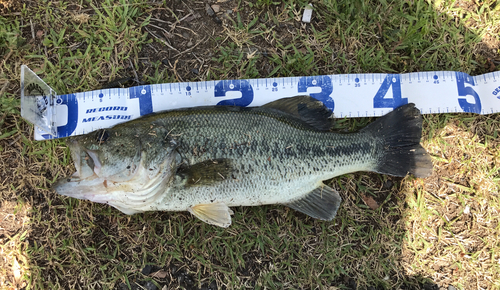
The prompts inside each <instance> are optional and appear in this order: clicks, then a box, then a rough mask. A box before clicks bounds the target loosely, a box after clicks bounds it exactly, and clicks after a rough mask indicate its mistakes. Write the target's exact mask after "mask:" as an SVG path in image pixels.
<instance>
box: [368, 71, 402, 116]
mask: <svg viewBox="0 0 500 290" xmlns="http://www.w3.org/2000/svg"><path fill="white" fill-rule="evenodd" d="M390 88H392V98H385V95H386V94H387V92H388V91H389V89H390ZM405 104H408V99H407V98H401V82H400V79H399V75H397V74H388V75H387V76H386V77H385V79H384V82H383V83H382V85H381V86H380V88H379V89H378V91H377V94H376V95H375V97H374V98H373V107H374V108H393V109H395V108H397V107H399V106H402V105H405Z"/></svg>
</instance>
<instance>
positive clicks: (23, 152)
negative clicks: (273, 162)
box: [0, 0, 500, 290]
mask: <svg viewBox="0 0 500 290" xmlns="http://www.w3.org/2000/svg"><path fill="white" fill-rule="evenodd" d="M25 4H26V5H21V4H20V3H19V2H16V1H10V0H0V10H1V11H0V12H1V13H0V15H2V16H0V55H1V56H2V57H1V58H0V62H1V65H0V95H1V96H0V154H1V156H0V206H1V207H0V288H1V289H15V288H17V289H21V288H23V287H25V288H26V289H72V288H78V289H79V288H91V289H129V288H130V289H142V288H139V286H138V285H141V287H145V285H146V283H147V282H148V281H149V282H150V283H154V284H155V285H156V286H157V287H158V288H159V289H162V287H164V286H165V287H166V288H165V289H173V288H185V289H199V288H202V289H207V288H208V287H210V288H212V289H214V288H215V287H217V289H438V288H432V287H434V286H432V285H437V286H435V287H442V288H443V289H447V287H448V286H449V285H452V286H454V287H456V288H457V289H467V290H468V289H500V284H499V283H498V281H500V267H499V262H498V261H499V260H500V256H499V253H500V243H499V242H498V236H499V234H500V226H499V224H498V221H497V216H498V213H499V211H500V199H499V196H498V192H499V189H500V188H499V187H500V177H499V170H500V150H499V149H500V148H499V146H500V143H499V141H498V133H499V121H500V120H499V116H498V114H496V115H489V116H475V115H471V114H439V115H432V116H430V115H427V116H425V121H424V130H423V145H424V146H425V148H426V149H427V150H428V151H429V153H430V154H431V155H432V156H433V162H434V165H435V172H434V174H433V176H431V177H429V178H426V179H414V178H412V177H406V178H404V179H401V178H393V177H389V176H383V175H377V174H372V173H368V174H366V173H355V174H348V175H345V176H342V177H339V178H336V179H334V180H331V181H330V183H331V185H332V186H333V187H335V188H336V189H337V190H338V191H339V192H341V194H342V197H343V200H344V202H343V204H342V207H341V209H340V211H339V214H338V216H337V218H336V219H335V220H334V221H332V222H323V221H319V220H314V219H311V218H309V217H306V216H305V215H303V214H300V213H297V212H295V211H293V210H291V209H288V208H286V207H283V206H263V207H254V208H235V209H234V211H235V215H234V218H233V225H232V226H231V227H230V228H228V229H220V228H215V227H213V226H209V225H206V224H203V223H202V222H200V221H198V220H197V219H195V218H193V217H192V216H190V215H189V214H188V213H164V212H151V213H145V214H139V215H134V216H124V215H122V214H120V213H119V212H117V211H116V210H113V209H111V208H109V207H107V206H104V205H99V204H93V203H89V202H84V201H79V200H75V199H70V198H66V197H62V196H58V195H57V194H56V193H55V192H54V191H53V190H51V189H50V187H51V184H52V183H53V182H54V181H55V180H56V179H57V178H58V177H61V176H66V175H69V174H71V173H72V170H73V169H72V161H71V158H70V155H69V151H68V149H67V148H66V146H65V144H64V140H53V141H44V142H35V141H33V137H32V136H33V127H32V126H31V125H30V124H27V123H26V122H25V121H24V120H23V119H21V117H20V113H19V77H20V65H21V64H26V65H28V66H29V67H30V68H32V69H33V70H34V71H35V72H36V73H37V74H39V75H40V76H41V77H42V78H43V79H44V81H45V82H47V83H48V84H49V85H50V86H51V87H53V88H54V89H55V90H56V91H57V92H58V93H59V94H65V93H73V92H79V91H89V90H94V89H98V88H100V87H101V86H103V85H105V84H106V83H108V82H110V81H113V80H115V79H119V78H123V77H133V78H136V76H138V77H139V78H140V81H145V82H148V83H163V82H175V81H188V80H189V81H201V80H215V79H229V78H257V77H280V76H299V75H323V74H337V73H377V72H391V73H392V72H396V73H404V72H417V71H429V70H457V71H463V72H466V73H469V74H472V75H477V74H482V73H486V72H489V71H492V70H497V68H496V65H497V64H498V61H499V57H498V52H499V51H498V50H499V48H500V47H499V43H500V42H499V34H498V33H499V27H500V26H499V25H498V23H500V22H499V20H500V12H499V9H500V6H499V5H498V3H497V2H496V1H493V0H484V1H482V2H481V3H480V2H478V1H460V0H456V1H433V2H431V1H419V0H415V1H402V0H401V1H399V0H398V1H364V0H354V1H323V2H319V1H313V5H314V7H315V10H314V15H313V22H312V24H303V23H301V22H300V19H301V13H302V12H301V11H302V8H303V7H304V6H305V5H306V4H307V2H306V1H300V0H289V1H285V2H279V1H268V0H265V1H264V0H258V1H253V2H252V3H250V2H246V1H229V2H227V3H217V4H218V5H220V6H221V12H220V13H219V15H217V17H218V18H219V19H220V20H221V21H222V24H219V23H217V22H216V21H214V19H213V18H212V17H210V16H208V15H207V14H206V12H205V6H204V4H200V3H198V2H196V1H174V0H164V1H149V2H147V1H144V0H133V1H124V0H122V1H110V0H69V1H65V2H59V1H55V2H54V1H34V0H33V1H27V2H26V3H25ZM28 4H29V5H28ZM228 10H231V12H230V13H228V12H227V11H228ZM198 15H199V16H198ZM137 81H138V80H136V82H137ZM370 121H372V120H370V119H350V120H347V119H339V120H337V123H336V125H335V126H336V129H337V130H346V131H351V130H355V129H359V128H361V127H363V126H365V125H366V124H368V123H369V122H370ZM368 197H370V198H371V199H373V200H374V201H375V202H376V203H377V205H378V208H376V209H371V208H370V206H369V203H368V202H367V200H368ZM153 273H156V276H153V275H152V274H153Z"/></svg>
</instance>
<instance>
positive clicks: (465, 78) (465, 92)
mask: <svg viewBox="0 0 500 290" xmlns="http://www.w3.org/2000/svg"><path fill="white" fill-rule="evenodd" d="M455 74H456V77H457V88H458V95H459V96H460V97H466V96H473V97H474V101H475V103H472V104H471V103H469V102H467V99H466V98H458V104H459V105H460V107H461V108H462V110H464V112H468V113H477V114H479V113H481V99H479V95H478V94H477V92H476V91H474V88H473V87H470V86H469V87H466V86H465V84H466V83H467V84H470V85H473V86H474V80H473V79H472V78H471V77H470V76H469V75H468V74H466V73H463V72H455Z"/></svg>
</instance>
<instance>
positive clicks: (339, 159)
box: [54, 96, 433, 227]
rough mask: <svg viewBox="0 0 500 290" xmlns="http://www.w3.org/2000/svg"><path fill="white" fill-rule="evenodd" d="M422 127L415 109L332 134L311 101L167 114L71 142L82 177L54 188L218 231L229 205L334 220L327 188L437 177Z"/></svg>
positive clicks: (333, 197) (332, 194)
mask: <svg viewBox="0 0 500 290" xmlns="http://www.w3.org/2000/svg"><path fill="white" fill-rule="evenodd" d="M422 122H423V121H422V115H421V113H420V111H419V110H418V109H417V108H416V107H415V105H414V104H413V103H410V104H406V105H403V106H400V107H398V108H396V109H394V110H393V111H391V112H389V113H388V114H386V115H384V116H382V117H380V118H377V119H376V120H375V121H373V122H372V123H370V124H368V125H367V126H366V127H364V128H362V129H361V130H359V131H357V132H352V133H339V132H334V131H333V130H332V112H331V111H330V110H329V109H328V108H327V107H326V106H325V105H324V104H323V103H322V102H320V101H318V100H316V99H314V98H312V97H310V96H295V97H290V98H282V99H279V100H276V101H273V102H270V103H268V104H265V105H263V106H260V107H239V106H208V107H194V108H184V109H176V110H170V111H164V112H160V113H154V114H151V115H146V116H143V117H140V118H138V119H135V120H132V121H128V122H124V123H121V124H118V125H115V126H114V127H112V128H108V129H99V130H96V131H94V132H91V133H88V134H86V135H80V136H74V137H70V138H69V139H67V141H66V143H67V145H68V147H69V149H70V151H71V157H72V159H73V161H74V165H75V169H76V172H75V173H74V174H73V175H72V176H69V177H65V178H61V179H59V180H57V181H56V183H55V184H54V189H55V190H56V192H57V193H59V194H61V195H64V196H68V197H72V198H77V199H82V200H89V201H92V202H98V203H103V204H108V205H110V206H112V207H114V208H116V209H118V210H119V211H121V212H123V213H124V214H128V215H131V214H137V213H142V212H147V211H174V212H175V211H188V212H190V213H191V214H193V215H194V216H196V217H197V218H199V219H200V220H202V221H204V222H206V223H208V224H212V225H216V226H220V227H228V226H230V225H231V220H232V219H231V215H233V211H232V210H231V207H236V206H260V205H269V204H281V205H285V206H288V207H290V208H292V209H294V210H297V211H299V212H302V213H304V214H306V215H308V216H311V217H313V218H316V219H320V220H326V221H331V220H333V219H334V217H335V216H336V214H337V211H338V209H339V207H340V204H341V201H342V198H341V196H340V194H339V193H338V192H337V191H336V190H335V189H333V188H332V187H330V186H327V185H326V184H325V183H324V181H325V180H329V179H332V178H334V177H337V176H341V175H344V174H347V173H352V172H358V171H364V172H377V173H380V174H387V175H392V176H406V175H408V174H412V175H413V176H415V177H417V178H424V177H427V176H429V175H430V174H431V173H432V170H433V165H432V160H431V158H430V156H429V154H428V153H427V152H426V150H425V149H424V148H423V147H422V146H421V144H420V141H421V137H422Z"/></svg>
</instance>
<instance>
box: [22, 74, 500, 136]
mask: <svg viewBox="0 0 500 290" xmlns="http://www.w3.org/2000/svg"><path fill="white" fill-rule="evenodd" d="M297 95H310V96H311V97H314V98H316V99H317V100H320V101H322V102H323V103H324V104H325V105H326V106H327V107H328V108H329V109H330V110H332V112H333V113H334V115H335V117H337V118H344V117H374V116H382V115H384V114H386V113H388V112H389V111H392V110H393V109H394V108H397V107H399V106H401V105H404V104H407V103H415V104H416V106H417V108H419V109H420V111H421V112H422V113H423V114H433V113H459V112H468V113H477V114H491V113H497V112H500V72H493V73H488V74H483V75H479V76H475V77H471V76H469V75H468V74H466V73H462V72H454V71H433V72H418V73H407V74H342V75H321V76H306V77H285V78H264V79H245V80H220V81H204V82H183V83H166V84H155V85H145V86H137V87H131V88H126V89H102V90H96V91H90V92H82V93H75V94H66V95H57V94H56V93H55V91H54V90H53V89H52V88H50V87H49V86H48V85H47V84H45V83H44V82H43V81H42V80H41V79H40V78H39V77H38V76H37V75H36V74H35V73H33V72H32V71H31V70H30V69H29V68H28V67H26V66H24V65H23V66H22V67H21V115H22V116H23V117H24V118H25V119H27V120H28V121H30V122H32V123H33V124H34V125H35V128H36V129H35V140H44V139H54V138H63V137H68V136H74V135H80V134H85V133H89V132H91V131H94V130H97V129H101V128H109V127H112V126H114V125H116V124H118V123H121V122H125V121H130V120H133V119H136V118H138V117H140V116H144V115H147V114H150V113H153V112H160V111H164V110H172V109H178V108H186V107H196V106H213V105H236V106H261V105H264V104H266V103H269V102H271V101H274V100H277V99H281V98H286V97H292V96H297Z"/></svg>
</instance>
